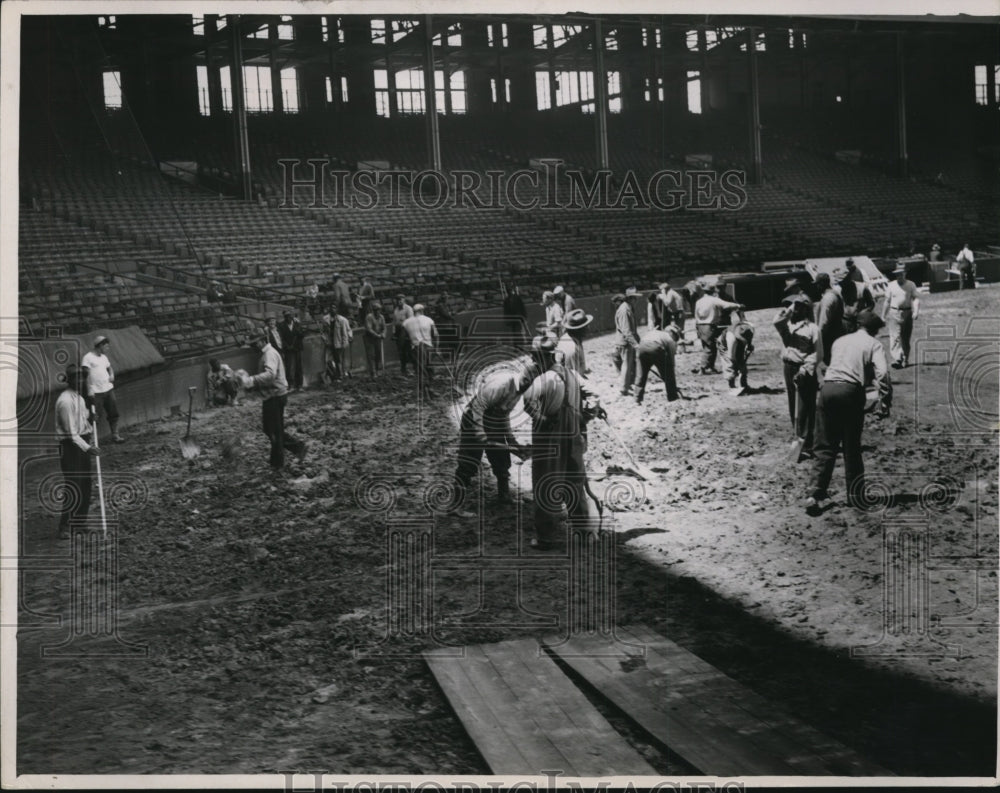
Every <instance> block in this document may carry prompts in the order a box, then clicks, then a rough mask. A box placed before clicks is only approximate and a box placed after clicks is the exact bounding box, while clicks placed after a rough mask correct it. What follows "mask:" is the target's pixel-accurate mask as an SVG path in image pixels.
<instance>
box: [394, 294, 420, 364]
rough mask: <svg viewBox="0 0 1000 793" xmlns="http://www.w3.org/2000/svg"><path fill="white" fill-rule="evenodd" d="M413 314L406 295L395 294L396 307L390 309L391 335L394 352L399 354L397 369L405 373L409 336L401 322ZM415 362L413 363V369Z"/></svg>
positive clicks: (408, 354)
mask: <svg viewBox="0 0 1000 793" xmlns="http://www.w3.org/2000/svg"><path fill="white" fill-rule="evenodd" d="M412 316H413V309H412V308H410V305H409V303H407V302H406V295H404V294H398V295H396V307H395V308H394V309H393V310H392V320H393V323H394V324H393V330H392V335H393V338H394V339H395V341H396V354H397V355H398V356H399V369H400V371H401V372H402V373H403V374H404V375H405V374H406V364H407V363H409V362H410V337H409V336H408V335H407V333H406V331H405V330H404V329H403V323H404V322H406V320H408V319H409V318H410V317H412ZM415 368H416V364H414V369H415Z"/></svg>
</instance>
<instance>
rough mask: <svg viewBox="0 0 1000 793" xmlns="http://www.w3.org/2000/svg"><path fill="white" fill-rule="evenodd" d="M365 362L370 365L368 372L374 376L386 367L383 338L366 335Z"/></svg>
mask: <svg viewBox="0 0 1000 793" xmlns="http://www.w3.org/2000/svg"><path fill="white" fill-rule="evenodd" d="M365 363H366V364H367V366H368V374H370V375H372V377H374V376H375V375H376V374H377V373H378V372H381V371H382V370H383V369H384V368H385V366H384V363H383V360H382V339H376V338H372V337H371V336H365Z"/></svg>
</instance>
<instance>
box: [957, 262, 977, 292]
mask: <svg viewBox="0 0 1000 793" xmlns="http://www.w3.org/2000/svg"><path fill="white" fill-rule="evenodd" d="M960 270H961V272H962V278H961V283H960V284H959V287H958V288H959V289H975V288H976V277H975V276H974V275H973V274H972V265H971V264H966V265H963V266H962V267H961V268H960Z"/></svg>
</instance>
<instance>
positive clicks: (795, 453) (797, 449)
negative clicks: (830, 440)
mask: <svg viewBox="0 0 1000 793" xmlns="http://www.w3.org/2000/svg"><path fill="white" fill-rule="evenodd" d="M805 443H806V439H805V438H796V439H795V440H794V441H792V442H791V444H790V445H789V447H788V462H790V463H791V464H792V465H795V464H796V463H798V461H799V458H800V457H801V456H802V447H803V446H805Z"/></svg>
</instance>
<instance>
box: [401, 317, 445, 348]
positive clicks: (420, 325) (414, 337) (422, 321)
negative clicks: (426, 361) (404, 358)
mask: <svg viewBox="0 0 1000 793" xmlns="http://www.w3.org/2000/svg"><path fill="white" fill-rule="evenodd" d="M403 330H405V331H406V333H407V335H408V336H409V337H410V345H411V346H413V347H419V346H421V345H423V346H424V347H433V346H434V341H435V340H436V339H437V335H438V333H437V327H436V326H435V325H434V320H433V319H431V318H430V317H428V316H427V315H426V314H414V315H413V316H412V317H410V318H409V319H408V320H406V321H405V322H403Z"/></svg>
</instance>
